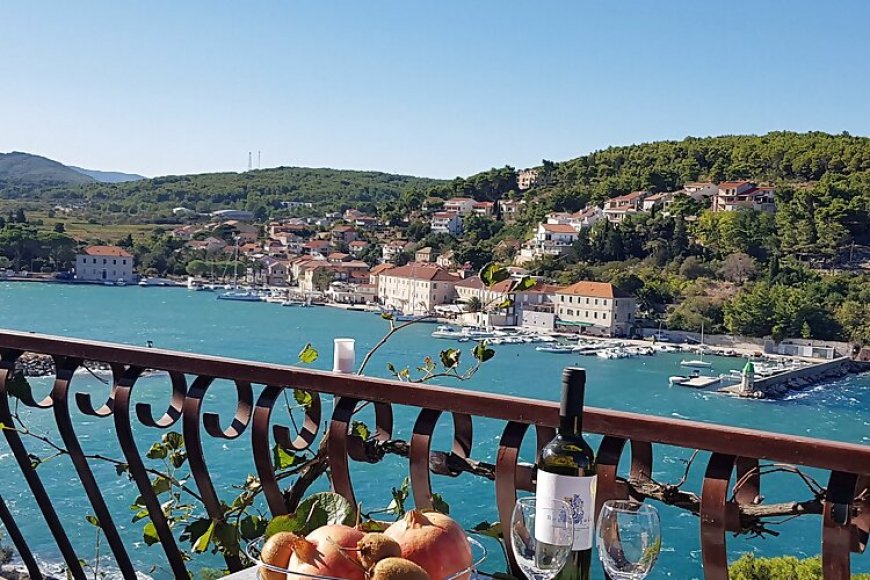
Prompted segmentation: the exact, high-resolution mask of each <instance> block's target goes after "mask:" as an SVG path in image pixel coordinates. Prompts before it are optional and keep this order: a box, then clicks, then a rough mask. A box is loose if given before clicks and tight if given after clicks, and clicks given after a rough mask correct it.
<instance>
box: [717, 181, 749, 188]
mask: <svg viewBox="0 0 870 580" xmlns="http://www.w3.org/2000/svg"><path fill="white" fill-rule="evenodd" d="M744 185H752V182H751V181H723V182H722V183H720V184H719V189H731V188H734V189H736V188H738V187H743V186H744Z"/></svg>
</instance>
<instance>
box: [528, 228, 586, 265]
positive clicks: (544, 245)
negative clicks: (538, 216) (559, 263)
mask: <svg viewBox="0 0 870 580" xmlns="http://www.w3.org/2000/svg"><path fill="white" fill-rule="evenodd" d="M577 238H578V234H577V230H576V229H574V227H573V226H569V225H568V224H538V229H537V230H535V236H534V237H533V238H532V239H531V240H529V241H528V242H526V243H525V244H523V247H522V248H521V249H520V253H519V254H518V255H517V258H516V262H517V264H524V263H526V262H531V261H532V260H536V259H540V258H543V257H545V256H561V255H562V254H565V253H567V252H568V250H569V249H570V248H571V246H572V245H573V244H574V242H576V241H577Z"/></svg>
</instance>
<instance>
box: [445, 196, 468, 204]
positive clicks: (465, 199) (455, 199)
mask: <svg viewBox="0 0 870 580" xmlns="http://www.w3.org/2000/svg"><path fill="white" fill-rule="evenodd" d="M469 201H474V200H473V199H472V198H470V197H451V198H450V199H448V200H447V201H445V202H444V203H468V202H469Z"/></svg>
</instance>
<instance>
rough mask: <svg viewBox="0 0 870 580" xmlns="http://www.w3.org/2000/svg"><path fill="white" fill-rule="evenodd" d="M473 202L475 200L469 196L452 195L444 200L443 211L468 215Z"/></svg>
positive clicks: (472, 208)
mask: <svg viewBox="0 0 870 580" xmlns="http://www.w3.org/2000/svg"><path fill="white" fill-rule="evenodd" d="M475 203H477V202H475V201H474V200H473V199H472V198H470V197H452V198H450V199H448V200H447V201H445V202H444V211H448V212H451V211H452V212H454V213H457V214H459V215H468V214H470V213H471V212H473V211H474V204H475Z"/></svg>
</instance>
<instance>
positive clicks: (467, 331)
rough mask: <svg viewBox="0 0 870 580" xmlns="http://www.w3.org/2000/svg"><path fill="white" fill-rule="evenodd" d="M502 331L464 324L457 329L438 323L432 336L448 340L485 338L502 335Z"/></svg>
mask: <svg viewBox="0 0 870 580" xmlns="http://www.w3.org/2000/svg"><path fill="white" fill-rule="evenodd" d="M502 335H503V333H497V332H494V331H490V330H482V329H480V328H473V327H470V326H464V327H462V328H461V329H459V330H457V329H455V328H453V327H452V326H449V325H440V326H438V327H437V328H436V329H435V332H433V333H432V338H444V339H448V340H462V341H469V340H485V339H487V338H494V337H496V336H502Z"/></svg>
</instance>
